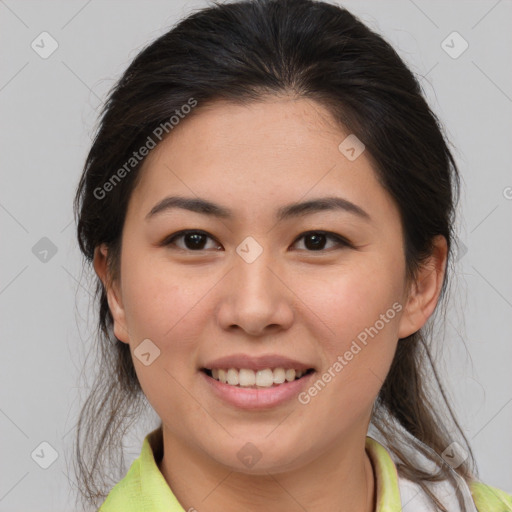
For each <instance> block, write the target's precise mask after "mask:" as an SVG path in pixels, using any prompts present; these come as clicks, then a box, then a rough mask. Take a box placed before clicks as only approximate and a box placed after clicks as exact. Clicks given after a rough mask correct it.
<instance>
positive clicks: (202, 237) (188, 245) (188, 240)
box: [161, 229, 220, 252]
mask: <svg viewBox="0 0 512 512" xmlns="http://www.w3.org/2000/svg"><path fill="white" fill-rule="evenodd" d="M208 238H209V239H210V240H213V241H215V239H214V238H213V237H212V236H211V235H209V234H208V233H206V232H205V231H201V230H197V229H185V230H183V231H178V232H177V233H173V234H172V235H170V236H168V237H167V238H166V239H165V240H164V241H163V242H162V243H161V245H162V246H165V247H169V246H172V245H175V246H177V247H178V248H179V249H182V250H184V251H191V252H197V251H203V250H208V248H207V247H205V243H206V241H207V239H208ZM177 240H183V244H182V245H181V246H180V245H179V244H177V243H176V241H177ZM216 243H217V247H218V246H219V245H220V244H218V242H216ZM171 248H172V247H171ZM216 250H220V249H218V248H217V249H216Z"/></svg>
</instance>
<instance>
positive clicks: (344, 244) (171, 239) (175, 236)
mask: <svg viewBox="0 0 512 512" xmlns="http://www.w3.org/2000/svg"><path fill="white" fill-rule="evenodd" d="M190 234H199V235H205V236H206V237H208V238H210V239H211V240H214V241H215V242H216V243H217V244H219V245H220V243H219V242H218V241H217V240H215V238H214V237H212V236H211V235H209V234H208V233H207V232H206V231H202V230H200V229H185V230H182V231H178V232H177V233H174V234H172V235H170V236H168V237H167V238H166V239H165V240H164V241H163V242H162V243H161V244H160V245H161V246H164V247H167V246H170V245H173V244H174V241H175V240H176V239H178V238H182V237H184V236H186V235H190ZM308 235H324V236H325V237H326V238H327V239H330V240H333V241H334V242H336V244H337V245H338V247H337V248H344V247H350V248H353V245H352V244H351V243H350V242H349V241H348V240H347V239H345V238H343V237H342V236H340V235H338V234H336V233H332V232H330V231H322V230H316V231H315V230H310V231H305V232H304V233H301V235H300V236H298V237H297V238H296V239H295V241H294V242H293V245H295V244H296V243H297V242H298V241H299V240H301V239H302V238H304V237H306V236H308ZM178 249H180V250H182V251H187V252H201V251H208V250H209V249H198V250H192V249H186V248H185V249H183V248H181V247H178ZM332 249H336V247H333V248H330V249H319V250H317V251H311V250H307V249H304V250H305V251H306V252H311V253H314V252H326V251H329V250H332Z"/></svg>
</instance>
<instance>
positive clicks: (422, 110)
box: [74, 0, 475, 510]
mask: <svg viewBox="0 0 512 512" xmlns="http://www.w3.org/2000/svg"><path fill="white" fill-rule="evenodd" d="M268 95H292V96H294V97H302V98H309V99H312V100H315V101H316V102H318V103H319V104H321V105H323V106H325V107H326V108H327V109H328V110H329V112H330V113H331V114H332V116H333V118H334V119H336V121H337V122H339V126H340V127H341V128H343V129H344V130H348V132H349V133H353V134H355V135H356V136H357V137H358V138H359V139H360V140H361V141H362V142H363V143H364V144H365V146H366V151H367V154H369V155H370V156H371V158H372V161H373V162H374V167H375V169H376V172H377V178H378V179H379V181H380V183H381V184H382V186H383V187H384V188H385V189H386V191H387V192H388V193H389V194H390V196H391V197H392V198H393V200H394V201H395V202H396V205H397V207H398V209H399V212H400V216H401V222H402V225H403V232H404V248H405V256H406V272H407V277H408V278H409V279H414V277H415V276H416V275H417V271H418V269H419V268H420V267H421V265H422V263H424V262H425V260H426V258H427V257H428V256H430V255H431V252H432V248H433V245H432V242H433V240H434V237H436V236H437V235H442V236H444V237H445V238H446V240H447V243H448V248H449V253H448V264H447V267H446V274H445V279H444V282H443V286H442V291H441V297H440V304H438V307H437V309H436V312H435V315H433V317H434V316H437V314H438V313H439V311H440V310H441V311H443V312H444V314H446V311H445V310H443V304H444V301H445V299H446V295H447V287H448V277H449V275H450V266H451V265H453V254H454V249H455V246H454V242H455V236H454V220H455V213H456V204H457V201H458V194H459V186H460V185H459V176H458V170H457V166H456V163H455V160H454V158H453V156H452V154H451V152H450V150H449V148H448V145H447V141H446V137H445V136H444V134H443V130H442V128H441V125H440V123H439V121H438V119H437V118H436V116H435V114H434V113H433V112H432V111H431V109H430V108H429V106H428V104H427V102H426V100H425V99H424V97H423V94H422V91H421V88H420V85H419V82H418V81H417V79H416V78H415V76H414V75H413V74H412V72H411V71H410V70H409V69H408V67H407V66H406V65H405V64H404V62H403V61H402V60H401V58H400V57H399V56H398V54H397V53H396V52H395V50H394V49H393V48H392V47H391V46H390V44H388V43H387V42H386V41H385V40H384V39H383V37H382V36H380V35H378V34H377V33H375V32H373V31H372V30H370V29H369V28H368V27H367V26H365V25H364V24H363V23H362V22H361V21H359V20H358V19H357V18H356V17H355V16H353V15H352V14H351V13H350V12H349V11H347V10H346V9H343V8H341V7H339V6H336V5H331V4H328V3H325V2H320V1H312V0H253V1H240V2H234V3H223V4H220V3H217V2H215V3H213V5H211V6H208V7H207V8H204V9H202V10H199V11H197V12H195V13H193V14H192V15H190V16H188V17H187V18H185V19H183V20H182V21H181V22H179V23H178V24H177V25H176V26H175V27H174V28H172V29H171V30H170V31H168V32H167V33H165V34H164V35H162V36H161V37H159V38H158V39H157V40H156V41H154V42H152V43H151V44H150V45H149V46H147V47H146V48H145V49H143V50H142V51H141V52H140V53H139V54H138V55H137V57H136V58H135V59H134V60H133V62H132V63H131V64H130V66H129V67H128V69H127V70H126V72H125V73H124V75H123V76H122V77H121V79H120V80H119V81H118V83H117V84H116V86H115V87H114V88H113V90H112V91H111V93H110V95H109V97H108V100H107V102H106V104H105V107H104V111H103V114H102V117H101V120H100V126H99V129H98V131H97V134H96V137H95V139H94V142H93V144H92V147H91V149H90V152H89V154H88V156H87V160H86V162H85V166H84V170H83V174H82V176H81V179H80V183H79V186H78V189H77V192H76V197H75V203H74V207H75V215H76V219H77V236H78V243H79V246H80V249H81V251H82V253H83V255H84V257H85V263H87V264H90V262H91V261H92V260H93V257H94V250H95V248H96V247H97V246H99V245H100V244H102V243H105V244H106V245H107V246H108V248H109V251H108V268H109V275H110V277H111V279H118V278H119V258H120V241H121V235H122V230H123V224H124V219H125V214H126V209H127V204H128V201H129V199H130V196H131V193H132V191H133V189H134V187H135V186H136V184H137V177H138V175H139V173H138V171H139V169H140V166H141V164H142V162H143V160H142V161H141V162H138V163H137V164H136V165H133V167H132V168H130V169H129V171H127V172H125V173H123V178H122V179H121V180H119V181H118V182H115V184H114V185H113V186H111V187H109V190H108V193H106V194H103V193H99V192H98V191H99V190H103V191H105V183H107V182H109V180H112V176H113V174H114V173H115V172H116V171H117V170H118V169H121V168H123V166H125V167H124V168H125V170H126V162H127V160H128V159H129V158H130V157H131V155H132V154H133V152H134V151H137V150H138V149H139V148H140V147H142V146H143V145H144V144H145V143H146V141H147V140H148V137H149V136H151V135H152V134H153V133H154V130H155V129H157V128H158V126H160V125H161V124H162V123H166V122H168V121H169V119H170V118H171V116H173V115H176V111H177V110H179V109H180V108H181V107H182V106H183V105H185V104H187V103H188V102H189V101H190V98H194V99H195V101H197V103H198V104H199V107H198V109H197V110H196V111H194V112H192V113H191V114H190V115H197V112H199V111H200V107H201V106H204V105H207V104H208V103H211V102H214V101H216V100H220V99H222V100H227V101H231V102H236V103H250V102H253V101H259V100H261V99H263V98H265V97H266V96H268ZM170 136H172V132H170ZM110 182H111V181H110ZM111 183H112V182H111ZM96 298H97V304H98V310H99V311H98V315H99V326H98V363H97V364H98V376H97V379H96V381H95V383H94V386H93V388H92V390H91V393H90V395H89V397H88V399H87V400H86V402H85V403H84V405H83V409H82V411H81V413H80V417H79V421H78V427H77V433H76V460H77V462H78V466H77V473H78V475H79V479H78V481H79V483H80V491H81V494H82V496H84V497H85V500H86V501H87V502H89V503H91V504H95V506H96V505H97V503H98V502H97V500H102V499H103V498H105V496H106V494H107V493H108V491H109V489H110V487H111V485H110V484H109V483H108V481H107V479H106V471H105V468H106V467H107V466H106V465H107V464H109V465H110V466H109V467H112V466H114V467H116V466H122V463H123V464H124V462H122V454H121V458H116V457H115V456H116V454H117V455H119V453H120V451H122V440H123V438H124V435H125V433H126V431H127V429H128V428H129V427H130V426H131V425H132V424H133V422H134V421H135V420H136V419H137V418H138V417H139V416H140V414H141V413H142V411H143V410H144V405H145V402H144V396H143V392H142V390H141V387H140V385H139V382H138V380H137V376H136V373H135V370H134V366H133V363H132V358H131V354H130V347H129V345H128V344H126V343H123V342H121V341H119V340H117V339H116V338H115V336H114V333H113V320H112V316H111V313H110V311H109V307H108V303H107V298H106V290H105V288H104V286H103V284H102V282H101V281H100V280H99V279H96ZM432 338H433V336H432V323H427V325H426V326H425V327H424V328H422V329H421V330H420V331H418V332H416V333H414V334H412V335H410V336H408V337H407V338H404V339H401V340H399V342H398V348H397V351H396V354H395V357H394V360H393V363H392V365H391V369H390V371H389V374H388V376H387V378H386V380H385V382H384V383H383V385H382V389H381V390H380V393H379V395H378V398H377V401H376V403H375V407H374V413H373V415H372V424H374V425H375V426H376V428H378V429H379V431H380V432H381V433H382V435H383V436H384V437H385V439H386V443H387V446H388V448H389V449H390V450H391V451H392V452H393V453H394V454H395V455H396V456H397V457H398V458H399V459H400V460H401V463H400V464H398V471H399V473H400V474H401V475H403V476H405V477H407V478H409V479H411V480H414V481H416V482H418V483H420V484H421V485H422V487H424V489H425V490H426V492H427V493H428V494H429V495H430V496H431V498H432V500H433V501H434V502H435V503H436V504H437V506H438V507H439V510H446V508H445V507H444V506H443V505H442V504H441V503H439V502H438V500H437V499H436V498H435V496H433V495H432V494H431V493H430V491H429V489H428V486H427V485H426V484H427V483H428V482H434V481H440V480H442V479H452V481H453V482H455V480H454V476H453V472H452V470H451V469H450V468H449V467H447V465H440V466H439V472H437V473H435V474H433V473H427V472H425V471H422V470H421V469H420V468H418V467H416V466H415V464H414V462H413V461H411V460H409V458H408V457H407V455H406V453H405V451H404V450H403V443H404V442H406V441H404V438H403V437H402V436H400V435H399V433H398V431H397V429H396V428H395V426H396V424H399V425H401V427H403V429H405V430H406V431H407V432H408V433H410V434H411V435H412V436H414V438H416V439H417V440H418V441H419V442H418V444H417V449H418V450H420V451H421V452H422V453H424V454H425V455H426V456H427V457H428V458H432V455H431V452H430V451H429V450H427V449H426V448H425V445H426V446H427V447H429V449H431V450H433V451H434V452H436V453H437V454H441V453H442V452H443V450H444V449H445V448H446V447H447V446H448V445H449V444H450V443H451V442H452V441H453V440H454V435H453V433H454V432H456V433H457V439H458V441H459V443H461V444H463V445H464V447H465V448H466V450H467V451H468V453H469V457H468V458H467V460H465V461H464V462H463V463H462V464H461V465H460V466H459V467H458V468H457V469H456V472H457V473H458V474H459V475H461V476H462V477H463V478H464V479H465V480H466V481H469V480H470V479H472V478H473V473H472V471H473V468H474V465H475V464H474V459H473V456H472V452H471V449H470V447H469V445H468V443H467V440H466V438H465V437H464V434H463V433H462V431H461V429H460V428H459V425H458V424H457V421H456V419H455V418H454V415H453V413H452V409H451V407H450V405H449V403H448V400H447V397H446V395H445V392H444V390H443V387H442V385H441V383H440V379H439V377H438V375H437V373H436V371H435V368H434V365H433V360H432V359H433V358H432V355H431V354H432V348H431V342H432ZM120 471H121V473H123V472H124V471H125V469H124V468H120ZM455 488H457V485H456V482H455Z"/></svg>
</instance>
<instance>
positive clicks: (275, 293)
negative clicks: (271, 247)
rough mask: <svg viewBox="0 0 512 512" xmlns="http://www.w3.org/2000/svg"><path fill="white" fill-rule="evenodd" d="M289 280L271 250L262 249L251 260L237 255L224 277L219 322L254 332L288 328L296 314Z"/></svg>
mask: <svg viewBox="0 0 512 512" xmlns="http://www.w3.org/2000/svg"><path fill="white" fill-rule="evenodd" d="M286 281H287V280H286V276H285V275H284V272H283V271H282V269H281V270H280V266H279V265H278V264H277V263H276V260H275V258H273V257H272V255H271V254H270V251H266V250H263V252H262V253H261V254H260V256H259V257H258V258H256V260H254V261H252V262H250V263H249V262H247V261H246V260H244V259H243V258H242V257H239V256H238V255H236V256H235V258H234V267H233V268H232V270H231V272H229V273H228V275H227V276H226V278H225V279H224V280H223V282H224V283H223V290H222V294H221V299H220V304H219V307H218V309H217V319H218V322H219V324H220V326H221V327H222V328H223V329H225V330H236V329H237V328H238V329H241V330H243V331H244V332H245V333H246V334H249V335H251V336H263V335H267V334H270V333H276V332H278V331H280V330H282V329H284V330H286V329H288V328H289V327H290V326H291V325H292V323H293V318H294V310H293V298H294V294H293V292H292V291H291V289H290V288H289V284H288V283H287V282H286Z"/></svg>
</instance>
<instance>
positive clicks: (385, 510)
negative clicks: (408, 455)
mask: <svg viewBox="0 0 512 512" xmlns="http://www.w3.org/2000/svg"><path fill="white" fill-rule="evenodd" d="M365 448H366V452H367V453H368V456H369V457H370V460H371V462H372V466H373V470H374V474H375V483H376V486H375V493H376V504H377V505H376V510H375V512H402V505H401V501H400V489H399V481H398V474H397V470H396V466H395V463H394V462H393V460H392V458H391V456H390V455H389V453H388V451H387V450H386V448H385V447H384V446H383V445H382V444H380V443H379V442H378V441H377V440H375V439H373V438H371V437H369V436H367V437H366V443H365ZM162 454H163V433H162V428H161V427H158V428H157V429H155V430H153V431H152V432H150V433H149V434H148V435H147V436H146V437H145V438H144V442H143V444H142V449H141V453H140V455H139V457H138V458H137V459H135V461H134V462H133V463H132V465H131V466H130V469H129V470H128V472H127V473H126V476H125V477H124V478H123V479H122V480H121V481H120V482H118V483H117V484H116V485H115V486H114V487H113V489H112V490H111V491H110V493H109V494H108V496H107V498H106V500H105V501H104V503H103V504H102V505H101V507H100V508H99V510H98V512H118V511H119V510H123V512H185V510H184V509H183V507H182V506H181V505H180V503H179V502H178V500H177V499H176V496H174V494H173V492H172V490H171V489H170V487H169V485H168V484H167V481H166V480H165V478H164V477H163V475H162V473H161V472H160V469H159V468H158V465H157V464H158V462H159V461H160V460H161V457H162Z"/></svg>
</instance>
